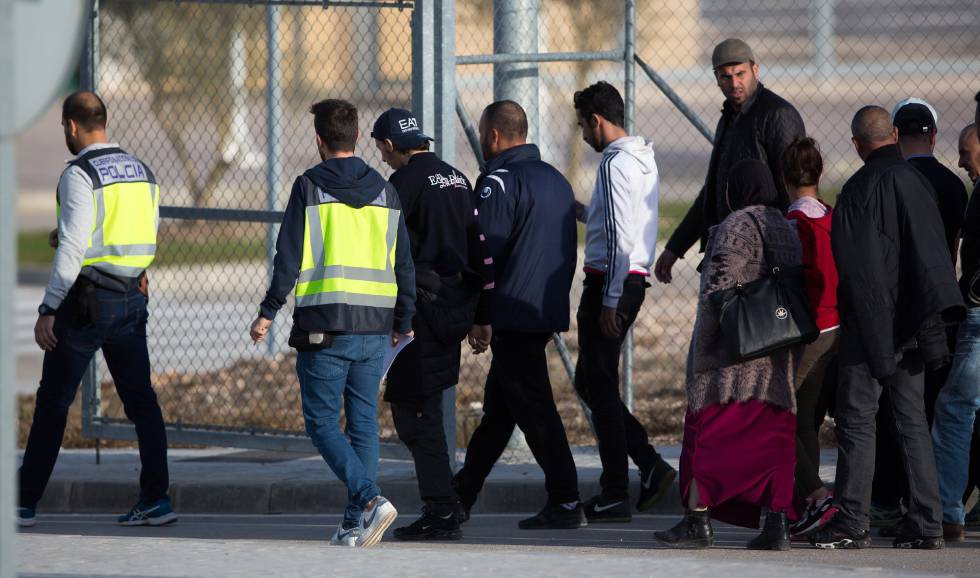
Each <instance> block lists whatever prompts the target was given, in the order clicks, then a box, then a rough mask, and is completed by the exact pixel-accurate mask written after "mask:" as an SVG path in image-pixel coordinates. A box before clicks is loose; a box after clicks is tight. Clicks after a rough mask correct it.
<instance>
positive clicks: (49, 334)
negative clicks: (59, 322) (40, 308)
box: [34, 315, 58, 351]
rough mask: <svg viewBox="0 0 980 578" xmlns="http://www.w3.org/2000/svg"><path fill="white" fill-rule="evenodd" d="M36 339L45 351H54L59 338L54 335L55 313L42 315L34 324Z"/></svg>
mask: <svg viewBox="0 0 980 578" xmlns="http://www.w3.org/2000/svg"><path fill="white" fill-rule="evenodd" d="M34 341H36V342H37V344H38V346H39V347H40V348H41V349H43V350H44V351H54V348H55V346H56V345H58V338H57V337H55V336H54V315H41V316H39V317H38V318H37V323H35V324H34Z"/></svg>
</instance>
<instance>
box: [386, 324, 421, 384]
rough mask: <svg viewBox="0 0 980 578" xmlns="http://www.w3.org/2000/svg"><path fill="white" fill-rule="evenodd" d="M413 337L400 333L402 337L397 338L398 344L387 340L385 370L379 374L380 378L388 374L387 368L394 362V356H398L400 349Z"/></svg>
mask: <svg viewBox="0 0 980 578" xmlns="http://www.w3.org/2000/svg"><path fill="white" fill-rule="evenodd" d="M414 339H415V338H414V337H410V336H408V335H402V338H401V339H399V340H398V345H392V344H391V341H390V340H389V341H388V346H387V347H386V348H385V359H384V368H385V372H384V373H383V374H382V375H381V379H382V380H384V378H385V377H386V376H387V375H388V370H389V369H391V364H392V363H394V361H395V358H396V357H398V354H399V353H401V351H402V349H405V347H406V346H408V344H409V343H411V342H412V340H414Z"/></svg>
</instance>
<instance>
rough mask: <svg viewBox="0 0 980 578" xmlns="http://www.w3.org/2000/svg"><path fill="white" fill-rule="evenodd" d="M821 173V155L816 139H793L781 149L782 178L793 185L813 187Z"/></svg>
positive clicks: (818, 180)
mask: <svg viewBox="0 0 980 578" xmlns="http://www.w3.org/2000/svg"><path fill="white" fill-rule="evenodd" d="M821 173H823V157H822V156H821V155H820V147H819V146H817V141H815V140H813V139H812V138H810V137H806V138H798V139H796V140H794V141H793V142H792V143H790V145H789V146H788V147H786V150H785V151H783V179H785V180H786V183H787V184H790V185H792V186H794V187H815V186H817V183H819V182H820V174H821Z"/></svg>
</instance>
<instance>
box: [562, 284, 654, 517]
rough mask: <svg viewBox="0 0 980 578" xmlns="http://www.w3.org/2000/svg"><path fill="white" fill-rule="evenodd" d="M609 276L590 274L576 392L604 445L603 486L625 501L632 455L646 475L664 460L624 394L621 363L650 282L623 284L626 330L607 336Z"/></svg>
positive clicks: (581, 312) (582, 308)
mask: <svg viewBox="0 0 980 578" xmlns="http://www.w3.org/2000/svg"><path fill="white" fill-rule="evenodd" d="M604 282H605V277H603V276H602V275H586V277H585V283H584V289H583V291H582V301H581V302H580V304H579V308H578V345H579V353H578V361H577V362H576V364H575V391H577V392H578V395H579V397H581V398H582V401H583V402H585V405H586V406H588V408H589V410H590V411H591V412H592V424H593V426H594V427H595V433H596V438H597V440H598V443H599V458H600V460H601V461H602V475H601V476H600V478H599V484H600V486H601V487H602V494H603V497H604V498H605V499H606V500H624V499H626V498H627V497H628V494H629V477H628V476H629V463H628V462H627V456H629V457H630V458H632V459H633V462H634V463H635V464H636V465H637V467H639V468H640V470H641V471H647V470H650V469H652V468H653V466H654V465H655V464H656V463H657V461H658V460H659V459H660V456H659V455H658V454H657V450H656V449H654V447H653V446H652V445H651V444H650V440H649V438H648V437H647V432H646V429H645V428H644V427H643V425H641V424H640V422H639V420H637V419H636V417H634V416H633V414H632V413H630V411H629V410H628V409H626V404H624V403H623V398H622V397H621V396H620V392H619V359H620V356H621V351H622V347H623V340H624V339H626V332H627V331H628V330H629V327H630V326H631V325H632V324H633V322H634V321H635V320H636V315H637V313H639V311H640V306H641V305H643V298H644V294H645V293H646V280H645V279H644V277H643V276H641V275H629V276H628V277H627V279H626V281H625V283H624V284H623V294H622V296H621V297H620V299H619V303H618V305H617V308H616V314H617V316H618V317H619V321H620V323H621V327H622V332H621V333H620V334H619V335H617V336H616V337H606V336H604V335H603V334H602V331H601V329H600V327H599V314H600V313H601V312H602V289H603V283H604Z"/></svg>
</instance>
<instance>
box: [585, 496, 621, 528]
mask: <svg viewBox="0 0 980 578" xmlns="http://www.w3.org/2000/svg"><path fill="white" fill-rule="evenodd" d="M583 507H584V509H585V518H586V519H587V520H588V521H589V523H590V524H602V523H608V524H612V523H616V522H632V521H633V514H632V512H630V505H629V503H627V501H626V500H625V499H624V500H618V501H605V500H603V499H602V496H601V495H599V496H595V497H593V498H592V499H590V500H589V501H588V502H585V504H584V506H583Z"/></svg>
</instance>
